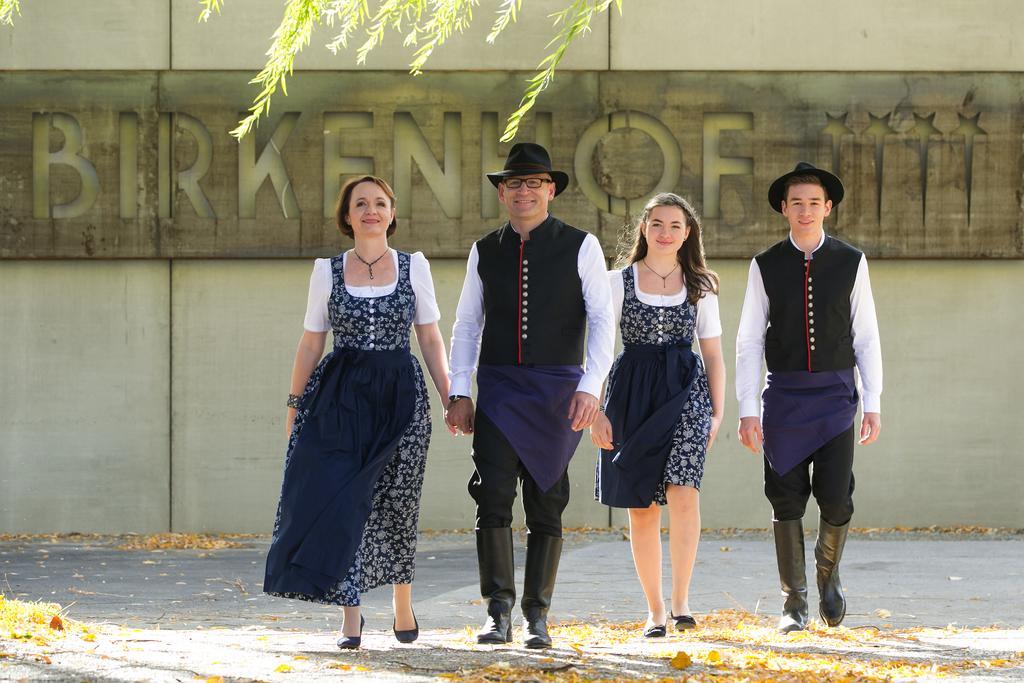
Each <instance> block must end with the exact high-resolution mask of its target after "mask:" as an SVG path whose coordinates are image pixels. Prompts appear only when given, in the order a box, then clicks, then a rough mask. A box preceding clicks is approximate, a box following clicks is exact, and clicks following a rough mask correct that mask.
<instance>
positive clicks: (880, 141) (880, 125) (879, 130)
mask: <svg viewBox="0 0 1024 683" xmlns="http://www.w3.org/2000/svg"><path fill="white" fill-rule="evenodd" d="M868 116H869V117H870V118H871V123H870V124H869V125H868V127H867V128H866V129H865V130H864V134H865V135H870V136H872V137H874V138H875V186H876V187H875V196H876V197H877V198H878V202H877V203H878V220H879V222H881V220H882V187H883V178H882V169H883V168H884V166H883V164H884V163H885V136H886V135H895V134H896V129H895V128H893V127H892V125H891V124H890V123H889V121H890V120H891V118H892V114H883V115H882V116H875V115H874V114H871V113H869V114H868Z"/></svg>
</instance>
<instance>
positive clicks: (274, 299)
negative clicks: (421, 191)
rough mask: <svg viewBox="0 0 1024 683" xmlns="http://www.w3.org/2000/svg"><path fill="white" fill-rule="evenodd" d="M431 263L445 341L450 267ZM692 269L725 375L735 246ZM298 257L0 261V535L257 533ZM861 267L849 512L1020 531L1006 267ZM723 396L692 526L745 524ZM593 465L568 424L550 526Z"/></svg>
mask: <svg viewBox="0 0 1024 683" xmlns="http://www.w3.org/2000/svg"><path fill="white" fill-rule="evenodd" d="M432 265H433V273H434V280H435V284H436V286H437V290H438V293H439V299H440V304H441V309H442V315H443V318H442V323H441V327H442V331H443V332H444V334H445V336H446V337H447V336H448V335H449V333H450V329H451V323H452V320H453V318H454V309H455V304H456V298H457V296H458V291H459V288H460V285H461V281H462V276H463V273H464V264H463V263H462V262H461V261H458V260H436V261H434V262H433V264H432ZM712 265H713V267H715V268H716V269H717V270H718V272H719V273H720V274H721V276H722V279H723V289H722V318H723V320H722V322H723V326H724V328H725V336H724V338H723V346H724V349H725V354H726V358H727V367H728V368H729V375H730V378H731V376H732V374H733V371H732V367H731V366H732V362H733V338H734V335H735V330H736V325H737V322H738V318H739V309H740V304H741V300H742V296H743V287H744V283H745V277H746V269H747V263H746V262H745V261H738V260H723V261H717V262H713V263H712ZM309 268H310V263H309V262H308V261H220V260H210V261H180V260H179V261H175V262H174V263H173V266H171V267H170V269H169V268H168V264H167V262H165V261H146V262H138V261H120V262H109V261H108V262H25V261H0V320H2V321H3V323H2V324H3V332H2V334H0V377H2V384H3V388H4V390H3V392H0V530H2V531H5V532H30V531H34V532H49V531H72V530H79V531H159V530H163V529H166V528H173V529H175V530H179V531H199V530H203V531H251V532H266V531H268V530H269V528H270V525H271V524H272V521H273V514H274V509H275V505H276V502H277V494H278V490H279V486H280V478H281V463H282V458H283V450H282V449H283V447H284V443H285V437H284V427H283V418H284V408H283V405H282V403H283V397H284V395H285V394H286V393H287V386H288V375H289V372H290V368H291V362H292V357H293V353H294V348H295V344H296V342H297V341H298V337H299V335H300V334H301V327H302V314H303V307H304V305H305V292H306V286H307V282H308V273H309ZM871 273H872V284H873V286H874V290H875V295H876V299H877V304H878V312H879V323H880V326H881V330H882V340H883V350H884V354H885V363H886V375H885V393H884V394H883V434H882V438H881V440H880V441H879V442H878V443H877V444H876V445H874V446H872V447H869V448H860V449H859V450H858V454H857V464H856V467H855V471H856V474H857V493H856V496H855V500H856V503H857V510H858V511H857V515H856V518H855V519H856V524H857V525H861V526H893V525H931V524H980V525H988V526H1013V527H1016V526H1020V520H1021V519H1024V499H1022V498H1021V496H1020V495H1019V485H1020V477H1019V471H1020V469H1019V453H1020V449H1019V446H1018V439H1017V433H1016V423H1017V420H1016V413H1017V411H1016V409H1015V408H1014V405H1013V403H1012V397H1013V396H1014V395H1015V394H1016V391H1017V387H1018V386H1019V384H1020V382H1021V379H1022V377H1024V359H1022V358H1021V356H1020V354H1019V353H1017V352H1016V348H1017V340H1018V339H1019V338H1020V336H1021V334H1022V333H1024V330H1022V329H1021V322H1020V317H1019V315H1018V311H1019V310H1020V308H1021V305H1022V304H1024V301H1022V299H1024V295H1022V294H1021V292H1022V291H1024V263H1022V262H1020V261H1009V262H995V263H993V262H980V261H876V262H874V263H873V264H872V270H871ZM169 394H170V400H169ZM733 394H734V390H733V386H732V382H731V379H730V384H729V387H728V389H727V406H726V413H727V414H726V422H725V426H724V427H723V430H722V432H721V434H720V440H719V443H718V445H717V446H716V447H715V448H714V450H713V451H712V452H711V454H710V457H709V459H708V464H707V470H706V474H705V479H704V488H703V492H702V493H703V501H702V509H703V521H704V525H705V526H712V527H731V526H736V527H764V526H767V525H768V523H769V519H770V512H769V509H768V505H767V503H766V502H765V501H764V498H763V496H762V495H761V492H760V490H761V466H760V460H759V459H758V458H756V457H754V456H753V455H751V454H750V453H748V452H746V451H745V450H742V449H741V448H740V447H739V445H738V443H737V441H736V437H735V435H734V429H735V421H736V405H735V399H734V397H733ZM433 410H434V424H435V429H434V438H433V443H432V447H431V450H430V454H429V460H428V468H427V478H426V484H425V488H424V494H423V514H422V518H421V525H422V526H423V528H459V527H461V528H465V527H469V526H472V523H473V518H472V515H473V509H472V505H471V502H470V499H469V496H468V494H466V493H465V492H464V491H465V483H466V481H467V479H468V477H469V475H470V473H471V469H472V468H471V461H470V459H469V440H468V439H464V438H455V437H451V436H450V435H448V433H447V432H446V431H445V429H444V428H443V425H442V422H441V414H440V410H439V406H438V405H437V402H436V400H434V405H433ZM593 464H594V453H593V449H592V448H591V447H590V446H589V441H588V438H587V437H584V441H583V444H582V445H581V447H580V449H579V451H578V452H577V456H576V458H575V460H574V461H573V464H572V468H571V474H570V476H571V478H572V481H573V498H572V502H571V503H570V508H569V511H568V513H567V515H566V524H567V525H569V526H603V525H606V524H607V523H608V520H609V514H608V510H607V508H604V507H602V506H600V505H598V504H596V503H594V502H593V500H592V497H593ZM812 511H813V504H812ZM614 523H615V524H622V523H624V518H623V516H622V515H621V514H620V513H616V514H615V515H614Z"/></svg>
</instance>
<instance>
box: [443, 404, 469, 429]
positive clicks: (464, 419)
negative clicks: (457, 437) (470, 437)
mask: <svg viewBox="0 0 1024 683" xmlns="http://www.w3.org/2000/svg"><path fill="white" fill-rule="evenodd" d="M473 415H474V410H473V399H471V398H460V399H459V400H458V401H450V402H449V403H448V406H447V407H446V408H445V410H444V421H445V424H447V425H448V431H450V432H451V433H452V434H458V433H459V432H461V433H463V434H472V433H473Z"/></svg>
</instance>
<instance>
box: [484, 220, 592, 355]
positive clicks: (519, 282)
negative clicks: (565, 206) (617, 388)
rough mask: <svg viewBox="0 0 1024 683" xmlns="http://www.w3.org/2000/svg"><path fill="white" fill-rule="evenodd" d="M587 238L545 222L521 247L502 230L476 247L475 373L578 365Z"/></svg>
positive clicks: (512, 233) (507, 229)
mask: <svg viewBox="0 0 1024 683" xmlns="http://www.w3.org/2000/svg"><path fill="white" fill-rule="evenodd" d="M586 236H587V233H585V232H584V231H582V230H579V229H577V228H574V227H572V226H571V225H566V224H565V223H563V222H562V221H560V220H558V219H557V218H554V217H553V216H548V218H547V220H545V221H544V222H543V223H541V224H540V225H539V226H537V227H536V228H534V229H533V230H532V231H530V239H528V240H526V241H525V242H524V241H522V240H521V239H520V238H519V234H518V233H517V232H516V231H515V230H513V229H512V226H511V225H509V224H508V223H506V224H505V225H503V226H502V227H500V228H499V229H497V230H495V231H494V232H492V233H491V234H489V235H487V236H486V237H483V238H482V239H480V240H479V241H478V242H477V243H476V250H477V255H478V256H479V264H478V266H477V269H478V272H479V274H480V280H481V282H482V283H483V300H484V330H483V338H482V340H481V346H480V364H481V365H581V364H582V363H583V338H584V335H585V333H586V328H587V311H586V306H585V304H584V300H583V282H582V281H581V280H580V276H579V252H580V247H581V246H582V245H583V240H584V239H585V238H586Z"/></svg>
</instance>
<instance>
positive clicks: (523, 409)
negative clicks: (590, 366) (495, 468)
mask: <svg viewBox="0 0 1024 683" xmlns="http://www.w3.org/2000/svg"><path fill="white" fill-rule="evenodd" d="M582 377H583V369H582V368H580V367H579V366H578V365H544V366H521V365H481V366H480V367H479V369H478V370H477V409H478V410H480V411H481V412H482V413H483V414H484V415H486V416H487V418H488V419H489V420H490V421H491V422H493V423H494V425H495V426H496V427H497V428H498V429H499V430H500V431H501V433H502V435H504V437H505V439H506V440H507V441H508V442H509V444H510V445H511V446H512V449H513V450H514V451H515V452H516V455H517V456H519V460H520V461H521V462H522V463H523V466H524V467H526V470H527V471H528V472H529V473H530V476H531V477H533V480H534V481H535V482H537V486H538V487H540V489H541V490H542V491H547V490H548V489H550V488H551V487H552V486H554V485H555V483H557V482H558V480H559V479H561V478H562V475H563V474H565V471H566V469H567V468H568V467H569V461H570V460H571V459H572V456H573V454H574V453H575V452H576V447H577V446H578V445H579V443H580V437H581V436H582V435H583V432H574V431H573V430H572V422H571V421H570V420H569V417H568V416H569V404H570V403H571V402H572V397H573V394H575V393H576V387H577V386H578V385H579V383H580V379H581V378H582Z"/></svg>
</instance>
